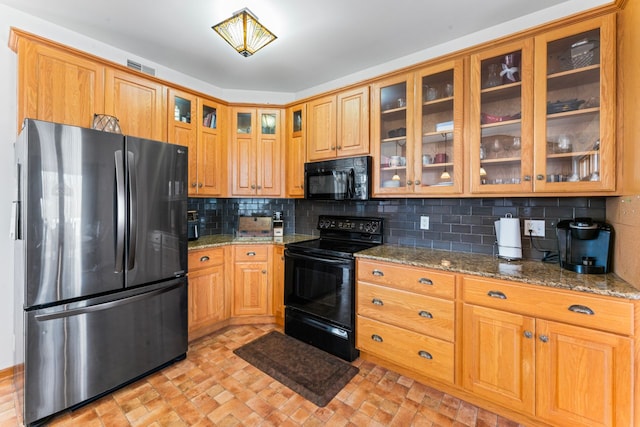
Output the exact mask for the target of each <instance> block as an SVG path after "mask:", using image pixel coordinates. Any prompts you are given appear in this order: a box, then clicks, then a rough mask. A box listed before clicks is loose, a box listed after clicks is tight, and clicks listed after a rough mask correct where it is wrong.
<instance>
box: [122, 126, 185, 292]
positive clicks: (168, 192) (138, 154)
mask: <svg viewBox="0 0 640 427" xmlns="http://www.w3.org/2000/svg"><path fill="white" fill-rule="evenodd" d="M126 147H127V148H126V152H127V156H126V157H127V185H128V190H129V193H128V194H129V196H128V198H129V201H130V204H129V210H128V230H129V235H128V237H127V239H126V241H127V246H126V254H125V267H126V268H125V270H126V281H125V283H126V286H129V287H131V286H138V285H142V284H145V283H152V282H156V281H159V280H164V279H167V278H172V277H176V276H181V275H184V274H186V272H187V167H188V162H187V148H186V147H183V146H180V145H174V144H167V143H163V142H156V141H149V140H143V139H139V138H133V137H126Z"/></svg>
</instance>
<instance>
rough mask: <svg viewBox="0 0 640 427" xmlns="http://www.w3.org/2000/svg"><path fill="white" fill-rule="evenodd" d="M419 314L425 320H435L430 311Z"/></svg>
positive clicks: (421, 311)
mask: <svg viewBox="0 0 640 427" xmlns="http://www.w3.org/2000/svg"><path fill="white" fill-rule="evenodd" d="M418 314H419V315H420V317H424V318H427V319H433V314H431V313H429V312H428V311H424V310H420V311H419V312H418Z"/></svg>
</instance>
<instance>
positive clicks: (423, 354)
mask: <svg viewBox="0 0 640 427" xmlns="http://www.w3.org/2000/svg"><path fill="white" fill-rule="evenodd" d="M418 356H420V357H423V358H425V359H429V360H431V359H433V356H432V355H431V353H429V352H428V351H424V350H420V351H419V352H418Z"/></svg>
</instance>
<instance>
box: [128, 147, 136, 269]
mask: <svg viewBox="0 0 640 427" xmlns="http://www.w3.org/2000/svg"><path fill="white" fill-rule="evenodd" d="M127 170H128V175H129V182H128V184H129V255H128V260H127V270H132V269H133V267H135V261H136V245H137V242H138V174H137V173H136V159H135V155H134V154H133V152H131V151H129V152H127Z"/></svg>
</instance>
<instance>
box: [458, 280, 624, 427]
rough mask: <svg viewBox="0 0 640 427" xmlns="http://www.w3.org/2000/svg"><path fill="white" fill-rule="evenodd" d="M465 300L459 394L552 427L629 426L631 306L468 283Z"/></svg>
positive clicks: (498, 283)
mask: <svg viewBox="0 0 640 427" xmlns="http://www.w3.org/2000/svg"><path fill="white" fill-rule="evenodd" d="M463 300H464V301H465V303H464V304H463V330H464V333H463V351H462V353H463V358H462V372H463V386H464V388H465V389H467V390H468V391H470V392H473V393H475V394H477V395H478V396H480V397H482V398H484V399H487V400H490V401H493V402H495V403H498V404H500V405H502V406H504V407H507V408H509V409H515V410H517V411H518V412H521V413H525V414H530V415H532V416H535V417H536V418H538V419H541V420H544V421H545V422H547V423H549V424H551V425H572V426H573V425H576V426H577V425H588V426H630V425H633V422H632V418H631V417H632V404H631V401H632V397H631V396H633V379H632V367H633V351H632V338H631V337H629V336H626V335H625V334H626V333H631V331H632V328H631V319H632V318H633V306H632V304H631V303H627V302H625V301H624V300H619V299H615V298H605V297H602V298H595V297H592V296H583V295H581V294H579V293H576V292H562V291H551V290H549V291H547V290H540V289H539V287H535V288H534V287H527V286H526V285H515V284H510V283H508V282H504V281H498V280H495V281H494V280H489V279H481V278H471V277H465V278H464V279H463ZM610 316H616V317H618V321H617V322H615V323H612V322H611V317H610ZM558 320H561V321H562V322H560V321H558ZM569 323H571V324H569ZM581 325H584V326H581ZM585 326H588V327H585ZM598 329H612V332H609V331H602V330H598Z"/></svg>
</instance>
